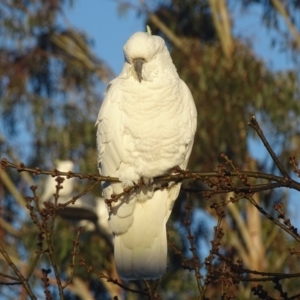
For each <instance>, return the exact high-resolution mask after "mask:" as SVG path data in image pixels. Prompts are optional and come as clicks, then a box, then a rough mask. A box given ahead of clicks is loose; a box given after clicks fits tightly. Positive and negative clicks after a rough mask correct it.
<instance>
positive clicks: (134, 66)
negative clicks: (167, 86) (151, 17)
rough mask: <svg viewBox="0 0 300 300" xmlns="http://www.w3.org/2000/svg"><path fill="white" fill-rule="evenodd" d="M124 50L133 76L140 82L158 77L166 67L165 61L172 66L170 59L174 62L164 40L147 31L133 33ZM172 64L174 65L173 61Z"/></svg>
mask: <svg viewBox="0 0 300 300" xmlns="http://www.w3.org/2000/svg"><path fill="white" fill-rule="evenodd" d="M123 51H124V55H125V60H126V62H127V63H128V64H129V65H130V66H131V73H132V75H133V77H134V78H136V79H137V80H138V81H139V82H140V83H141V82H142V81H143V80H145V81H147V80H148V81H152V79H153V78H155V77H156V78H157V74H161V72H159V69H161V68H164V65H165V63H167V65H168V67H170V61H171V62H172V60H171V57H170V54H169V51H168V49H167V47H166V45H165V42H164V40H163V39H162V38H161V37H159V36H157V35H150V34H149V33H146V32H136V33H135V34H133V35H132V36H131V37H130V38H129V40H128V41H127V42H126V44H125V45H124V48H123ZM171 65H172V66H173V64H172V63H171Z"/></svg>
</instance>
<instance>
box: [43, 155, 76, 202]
mask: <svg viewBox="0 0 300 300" xmlns="http://www.w3.org/2000/svg"><path fill="white" fill-rule="evenodd" d="M56 169H57V170H58V171H60V172H68V171H73V169H74V163H73V162H72V161H71V160H58V161H56ZM56 178H57V177H52V176H48V177H47V179H46V181H45V185H44V192H43V194H42V196H41V201H42V202H45V201H52V200H54V196H53V195H54V194H55V192H56V185H57V181H56ZM64 178H65V180H64V182H63V183H62V187H63V188H62V189H61V190H59V196H60V198H59V200H60V201H59V202H64V200H65V199H67V200H70V199H68V197H69V196H70V195H71V193H72V192H73V189H74V178H69V179H68V178H66V177H64ZM62 198H64V200H62ZM67 200H65V201H67Z"/></svg>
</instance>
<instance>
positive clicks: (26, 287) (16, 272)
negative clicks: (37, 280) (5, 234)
mask: <svg viewBox="0 0 300 300" xmlns="http://www.w3.org/2000/svg"><path fill="white" fill-rule="evenodd" d="M0 253H1V254H2V255H3V257H4V258H5V260H6V261H7V263H8V265H9V266H10V267H11V268H12V269H13V271H14V272H15V274H16V275H17V277H18V279H19V280H20V281H21V283H22V285H23V286H24V288H25V290H26V291H27V293H28V295H29V297H30V298H31V299H33V300H36V299H37V298H36V297H35V295H34V294H33V292H32V290H31V287H30V286H29V284H28V282H27V279H26V278H25V277H24V276H23V275H22V274H21V272H20V271H19V269H18V268H17V266H16V265H15V264H14V263H13V262H12V260H11V259H10V257H9V255H8V254H7V252H6V251H5V250H4V248H3V247H2V245H1V243H0Z"/></svg>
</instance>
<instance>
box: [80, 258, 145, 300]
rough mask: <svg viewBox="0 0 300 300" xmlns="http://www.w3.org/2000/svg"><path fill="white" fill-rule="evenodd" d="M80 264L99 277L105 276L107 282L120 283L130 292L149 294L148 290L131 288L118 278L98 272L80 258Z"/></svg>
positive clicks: (120, 285) (119, 284)
mask: <svg viewBox="0 0 300 300" xmlns="http://www.w3.org/2000/svg"><path fill="white" fill-rule="evenodd" d="M80 265H81V266H84V267H85V268H86V269H87V271H88V272H91V273H94V274H95V275H97V276H98V277H99V278H104V279H106V280H107V282H111V283H113V284H116V285H118V286H119V287H121V288H123V289H124V290H126V291H129V292H132V293H136V294H140V295H145V296H148V293H146V292H143V291H139V290H134V289H131V288H129V287H127V286H125V285H123V284H122V283H120V282H119V281H118V280H117V279H112V278H111V277H109V276H108V275H105V274H104V273H103V272H97V271H95V270H94V269H93V267H92V266H87V265H86V263H85V261H84V260H83V259H82V260H80Z"/></svg>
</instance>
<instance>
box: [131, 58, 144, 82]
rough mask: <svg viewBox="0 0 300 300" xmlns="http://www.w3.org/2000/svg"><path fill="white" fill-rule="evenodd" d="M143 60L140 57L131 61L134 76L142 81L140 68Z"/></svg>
mask: <svg viewBox="0 0 300 300" xmlns="http://www.w3.org/2000/svg"><path fill="white" fill-rule="evenodd" d="M144 62H145V60H144V59H142V58H137V59H135V60H134V61H133V67H134V70H135V73H136V76H137V78H138V80H139V82H142V79H143V76H142V69H143V64H144Z"/></svg>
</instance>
